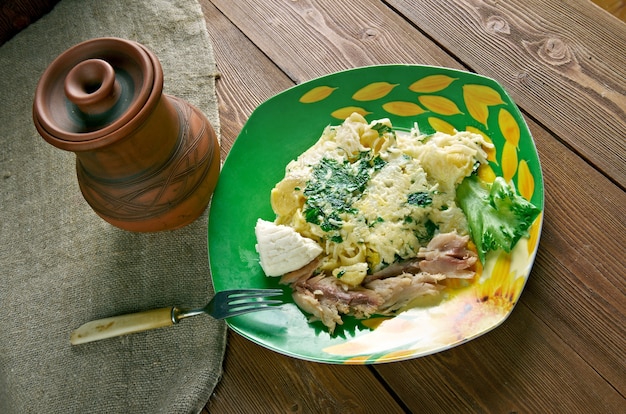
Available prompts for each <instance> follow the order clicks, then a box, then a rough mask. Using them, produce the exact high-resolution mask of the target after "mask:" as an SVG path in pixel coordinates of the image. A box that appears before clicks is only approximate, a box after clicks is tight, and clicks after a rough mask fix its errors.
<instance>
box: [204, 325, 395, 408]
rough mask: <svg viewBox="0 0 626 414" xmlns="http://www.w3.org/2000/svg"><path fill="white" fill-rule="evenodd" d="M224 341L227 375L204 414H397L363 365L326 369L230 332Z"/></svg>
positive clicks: (327, 366)
mask: <svg viewBox="0 0 626 414" xmlns="http://www.w3.org/2000/svg"><path fill="white" fill-rule="evenodd" d="M228 340H229V342H228V343H229V345H228V349H227V358H226V361H225V364H224V370H225V372H227V373H228V374H227V375H224V378H223V379H222V381H221V382H220V383H219V384H218V385H217V387H216V389H215V395H214V396H213V397H212V398H211V400H209V403H208V405H207V408H208V409H209V411H210V412H215V413H277V412H297V413H329V414H330V413H382V412H385V413H390V414H392V413H401V412H402V409H401V407H400V406H399V405H398V404H397V403H396V402H395V401H394V400H393V397H392V396H391V395H390V394H389V393H388V392H387V391H386V390H385V388H384V387H383V385H382V384H381V383H380V382H379V381H378V379H377V378H376V377H375V376H374V375H373V374H372V372H371V371H370V370H369V368H368V367H366V366H337V365H327V364H320V363H314V362H307V361H302V360H299V359H294V358H290V357H287V356H284V355H278V354H276V353H274V352H273V351H269V350H267V349H265V348H261V347H259V346H258V345H255V344H251V343H250V342H249V341H248V340H247V339H245V338H243V337H241V336H239V335H237V334H235V333H232V332H231V333H230V335H229V337H228ZM259 397H261V398H262V399H260V398H259ZM312 397H313V398H312Z"/></svg>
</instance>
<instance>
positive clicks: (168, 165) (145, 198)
mask: <svg viewBox="0 0 626 414" xmlns="http://www.w3.org/2000/svg"><path fill="white" fill-rule="evenodd" d="M162 92H163V71H162V69H161V65H160V63H159V61H158V59H157V58H156V56H155V55H154V54H153V53H152V52H150V51H149V50H148V49H146V48H145V47H144V46H142V45H140V44H139V43H136V42H132V41H128V40H123V39H117V38H99V39H92V40H88V41H86V42H83V43H80V44H78V45H76V46H74V47H72V48H70V49H68V50H67V51H65V52H64V53H62V54H61V55H60V56H59V57H57V58H56V59H55V60H54V62H52V64H51V65H50V66H49V67H48V68H47V70H46V71H45V72H44V74H43V75H42V77H41V79H40V81H39V84H38V85H37V90H36V92H35V100H34V103H33V119H34V123H35V126H36V128H37V130H38V132H39V133H40V134H41V136H42V137H43V138H44V139H45V140H46V141H47V142H49V143H50V144H52V145H54V146H55V147H57V148H61V149H64V150H67V151H72V152H74V153H75V154H76V171H77V176H78V182H79V185H80V189H81V191H82V193H83V196H84V197H85V199H86V200H87V202H88V203H89V205H90V206H91V207H92V208H93V209H94V211H95V212H96V213H97V214H98V215H99V216H101V217H102V218H103V219H105V220H106V221H108V222H109V223H111V224H113V225H115V226H117V227H120V228H123V229H126V230H130V231H138V232H152V231H160V230H170V229H175V228H179V227H182V226H184V225H187V224H189V223H191V222H192V221H194V220H195V219H196V218H198V216H200V214H202V212H203V211H204V210H205V209H206V207H207V205H208V204H209V201H210V198H211V195H212V194H213V190H214V189H215V185H216V182H217V177H218V175H219V169H220V151H219V144H218V142H217V136H216V135H215V132H214V130H213V128H212V127H211V125H210V123H209V121H208V120H207V119H206V117H205V116H204V114H202V112H200V111H199V110H198V109H197V108H195V107H194V106H192V105H190V104H189V103H187V102H185V101H183V100H181V99H178V98H175V97H172V96H169V95H166V94H163V93H162Z"/></svg>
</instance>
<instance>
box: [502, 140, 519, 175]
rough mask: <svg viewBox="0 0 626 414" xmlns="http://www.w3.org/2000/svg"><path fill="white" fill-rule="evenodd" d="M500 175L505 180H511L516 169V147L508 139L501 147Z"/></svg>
mask: <svg viewBox="0 0 626 414" xmlns="http://www.w3.org/2000/svg"><path fill="white" fill-rule="evenodd" d="M501 164H502V177H504V179H505V180H506V182H509V181H511V179H512V178H513V176H514V175H515V171H517V149H516V148H515V146H514V145H513V144H511V143H510V142H509V141H506V142H505V143H504V147H502V159H501Z"/></svg>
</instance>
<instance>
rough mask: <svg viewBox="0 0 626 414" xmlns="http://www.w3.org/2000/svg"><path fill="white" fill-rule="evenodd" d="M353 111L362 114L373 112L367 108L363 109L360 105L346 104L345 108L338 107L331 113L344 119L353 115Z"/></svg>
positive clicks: (334, 116)
mask: <svg viewBox="0 0 626 414" xmlns="http://www.w3.org/2000/svg"><path fill="white" fill-rule="evenodd" d="M353 112H356V113H358V114H360V115H363V116H366V115H368V114H371V112H368V111H367V110H365V109H363V108H361V107H358V106H344V107H343V108H339V109H337V110H336V111H334V112H333V113H331V114H330V115H331V116H332V117H333V118H337V119H341V120H342V121H343V120H345V119H346V118H347V117H349V116H350V115H352V113H353Z"/></svg>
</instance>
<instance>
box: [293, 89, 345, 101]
mask: <svg viewBox="0 0 626 414" xmlns="http://www.w3.org/2000/svg"><path fill="white" fill-rule="evenodd" d="M335 89H337V88H332V87H330V86H317V87H315V88H313V89H311V90H310V91H308V92H307V93H305V94H304V95H302V96H301V97H300V102H302V103H313V102H319V101H322V100H324V99H326V98H328V97H329V96H330V94H331V93H333V92H334V91H335Z"/></svg>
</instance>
